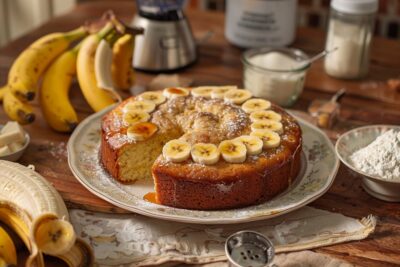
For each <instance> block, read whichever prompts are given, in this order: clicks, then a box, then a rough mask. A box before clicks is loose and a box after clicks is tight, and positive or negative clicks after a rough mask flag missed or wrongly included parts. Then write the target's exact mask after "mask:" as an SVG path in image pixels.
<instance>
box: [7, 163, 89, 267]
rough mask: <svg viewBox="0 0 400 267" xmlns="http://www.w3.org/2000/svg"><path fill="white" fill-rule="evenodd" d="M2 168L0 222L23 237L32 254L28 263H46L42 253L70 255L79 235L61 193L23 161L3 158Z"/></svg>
mask: <svg viewBox="0 0 400 267" xmlns="http://www.w3.org/2000/svg"><path fill="white" fill-rule="evenodd" d="M0 169H1V170H2V171H1V179H0V221H3V222H4V223H5V224H7V225H8V226H10V227H11V228H12V229H13V230H14V231H15V232H16V233H17V234H18V235H19V236H20V237H21V239H22V240H23V242H24V243H25V245H26V246H27V248H28V250H29V251H30V254H31V255H30V257H29V259H28V263H30V264H33V263H34V262H35V263H37V265H38V266H44V265H43V264H42V262H43V257H42V254H43V253H45V254H48V255H53V256H57V257H59V256H60V257H61V256H63V255H68V253H69V252H70V251H71V250H72V249H73V248H74V246H76V241H75V240H76V236H75V232H74V230H73V227H72V225H71V224H70V223H69V221H68V218H69V216H68V211H67V208H66V206H65V204H64V202H63V200H62V198H61V196H60V195H59V194H58V192H57V191H56V190H55V189H54V188H53V187H52V186H51V184H50V183H49V182H47V180H46V179H44V178H43V177H42V176H40V175H39V174H38V173H36V172H35V171H33V170H31V169H29V168H27V167H24V166H22V165H20V164H17V163H13V162H9V161H3V160H0ZM82 253H84V252H82ZM40 264H42V265H40ZM27 266H31V265H28V264H27ZM75 266H78V265H75ZM82 266H83V265H82Z"/></svg>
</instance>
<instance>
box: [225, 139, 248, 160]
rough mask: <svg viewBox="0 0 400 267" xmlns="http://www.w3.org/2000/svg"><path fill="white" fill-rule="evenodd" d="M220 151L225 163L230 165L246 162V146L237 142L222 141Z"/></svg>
mask: <svg viewBox="0 0 400 267" xmlns="http://www.w3.org/2000/svg"><path fill="white" fill-rule="evenodd" d="M218 149H219V151H220V153H221V155H222V157H223V158H224V160H225V161H227V162H230V163H242V162H244V161H245V160H246V154H247V149H246V146H245V145H244V144H243V143H241V142H239V141H235V140H225V141H222V142H221V143H220V144H219V146H218Z"/></svg>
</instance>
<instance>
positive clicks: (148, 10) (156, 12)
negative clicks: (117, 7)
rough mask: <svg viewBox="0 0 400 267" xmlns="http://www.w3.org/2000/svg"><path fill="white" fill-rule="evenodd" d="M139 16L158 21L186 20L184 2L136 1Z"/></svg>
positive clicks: (163, 0) (166, 0) (171, 0)
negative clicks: (183, 8)
mask: <svg viewBox="0 0 400 267" xmlns="http://www.w3.org/2000/svg"><path fill="white" fill-rule="evenodd" d="M136 3H137V7H138V10H139V15H140V16H142V17H145V18H148V19H152V20H158V21H176V20H180V19H183V18H184V15H183V12H182V6H183V3H184V0H136Z"/></svg>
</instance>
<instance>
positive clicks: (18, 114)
mask: <svg viewBox="0 0 400 267" xmlns="http://www.w3.org/2000/svg"><path fill="white" fill-rule="evenodd" d="M4 90H5V92H4V99H3V109H4V112H5V113H6V114H7V116H8V117H9V118H10V119H11V120H13V121H17V122H18V123H19V124H29V123H32V122H33V121H34V120H35V114H34V113H33V108H32V106H31V105H30V104H29V103H28V102H23V101H21V100H19V99H18V98H17V97H15V95H14V94H13V93H12V92H11V90H10V89H9V87H7V88H6V89H4Z"/></svg>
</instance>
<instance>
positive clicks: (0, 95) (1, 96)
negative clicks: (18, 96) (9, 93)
mask: <svg viewBox="0 0 400 267" xmlns="http://www.w3.org/2000/svg"><path fill="white" fill-rule="evenodd" d="M6 89H7V85H4V86H2V87H0V103H3V99H4V94H5V93H6Z"/></svg>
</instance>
